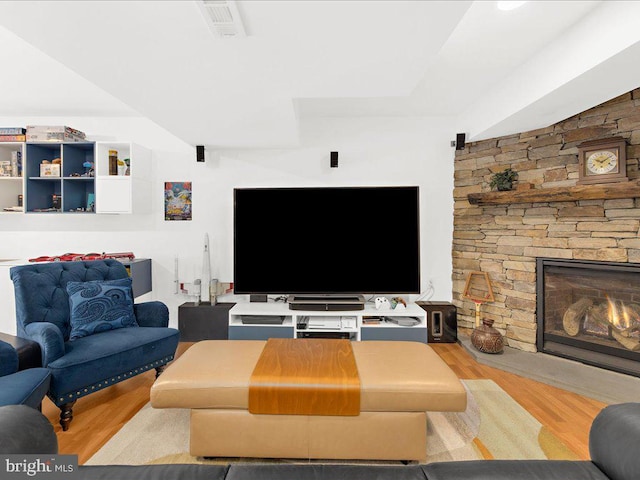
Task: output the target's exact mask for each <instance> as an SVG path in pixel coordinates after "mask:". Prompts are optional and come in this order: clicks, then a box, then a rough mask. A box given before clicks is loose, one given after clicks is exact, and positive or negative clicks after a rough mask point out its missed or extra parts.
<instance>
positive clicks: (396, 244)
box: [234, 187, 420, 294]
mask: <svg viewBox="0 0 640 480" xmlns="http://www.w3.org/2000/svg"><path fill="white" fill-rule="evenodd" d="M418 197H419V191H418V187H336V188H237V189H235V190H234V291H235V292H236V293H240V294H258V293H261V294H265V293H273V294H342V293H354V294H358V293H418V292H419V291H420V222H419V212H418V203H419V198H418Z"/></svg>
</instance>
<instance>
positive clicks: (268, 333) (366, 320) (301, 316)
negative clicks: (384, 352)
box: [229, 303, 427, 343]
mask: <svg viewBox="0 0 640 480" xmlns="http://www.w3.org/2000/svg"><path fill="white" fill-rule="evenodd" d="M382 317H396V318H402V319H407V320H409V319H411V318H416V319H417V320H418V321H419V323H417V324H416V325H414V326H401V325H398V324H396V323H393V322H390V321H384V320H379V321H376V319H381V318H382ZM426 319H427V313H426V312H425V311H424V310H423V309H422V308H421V307H419V306H418V305H415V304H408V305H407V308H406V309H402V310H394V309H385V310H376V308H375V306H373V305H365V308H364V310H354V311H329V312H327V311H312V310H290V309H289V306H288V305H287V304H283V303H238V304H236V305H235V306H234V307H233V308H232V309H231V310H230V311H229V339H230V340H266V339H268V338H349V339H351V340H406V341H414V342H423V343H427V320H426Z"/></svg>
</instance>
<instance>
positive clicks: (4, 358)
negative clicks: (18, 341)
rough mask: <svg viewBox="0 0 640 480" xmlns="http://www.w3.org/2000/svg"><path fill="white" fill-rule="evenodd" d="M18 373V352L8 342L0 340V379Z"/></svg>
mask: <svg viewBox="0 0 640 480" xmlns="http://www.w3.org/2000/svg"><path fill="white" fill-rule="evenodd" d="M17 371H18V352H16V351H15V349H14V348H13V347H12V346H11V345H9V344H8V343H7V342H3V341H2V340H0V377H4V376H5V375H9V374H10V373H15V372H17Z"/></svg>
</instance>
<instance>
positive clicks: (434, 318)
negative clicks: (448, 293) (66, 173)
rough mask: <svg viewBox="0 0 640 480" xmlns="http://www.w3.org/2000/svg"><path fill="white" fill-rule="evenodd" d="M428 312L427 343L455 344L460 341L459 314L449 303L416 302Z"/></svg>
mask: <svg viewBox="0 0 640 480" xmlns="http://www.w3.org/2000/svg"><path fill="white" fill-rule="evenodd" d="M416 303H417V304H418V305H419V306H420V307H421V308H422V309H423V310H424V311H426V312H427V341H428V342H429V343H455V342H457V341H458V314H457V310H456V306H455V305H454V304H452V303H449V302H416Z"/></svg>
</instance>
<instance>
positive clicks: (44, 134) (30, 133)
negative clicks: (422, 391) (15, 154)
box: [26, 125, 87, 142]
mask: <svg viewBox="0 0 640 480" xmlns="http://www.w3.org/2000/svg"><path fill="white" fill-rule="evenodd" d="M26 137H27V138H26V141H27V142H86V141H87V136H86V134H85V133H84V132H81V131H80V130H76V129H75V128H71V127H67V126H64V125H27V135H26Z"/></svg>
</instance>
